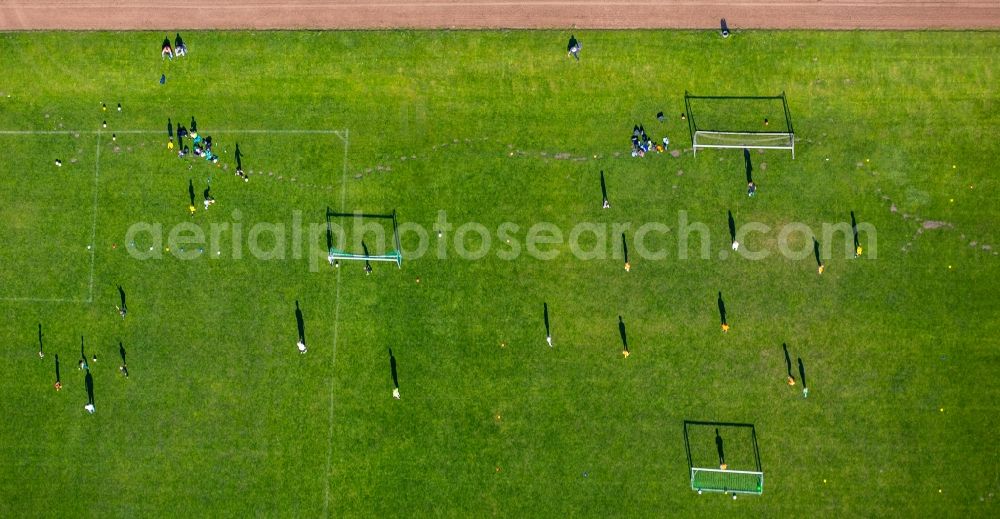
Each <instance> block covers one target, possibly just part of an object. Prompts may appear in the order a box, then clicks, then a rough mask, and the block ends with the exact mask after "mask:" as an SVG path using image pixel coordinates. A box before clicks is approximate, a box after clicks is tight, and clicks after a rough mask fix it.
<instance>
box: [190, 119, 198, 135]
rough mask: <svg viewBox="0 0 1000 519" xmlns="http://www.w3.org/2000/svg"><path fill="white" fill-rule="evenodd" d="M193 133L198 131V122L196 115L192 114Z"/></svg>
mask: <svg viewBox="0 0 1000 519" xmlns="http://www.w3.org/2000/svg"><path fill="white" fill-rule="evenodd" d="M191 133H198V123H197V122H195V120H194V116H193V115H192V116H191Z"/></svg>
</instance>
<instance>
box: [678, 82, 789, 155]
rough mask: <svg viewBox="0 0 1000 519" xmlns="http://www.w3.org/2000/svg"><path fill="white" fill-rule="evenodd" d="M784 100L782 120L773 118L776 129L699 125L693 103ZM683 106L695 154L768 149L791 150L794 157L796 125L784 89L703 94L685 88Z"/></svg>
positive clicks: (712, 123) (710, 124) (782, 102)
mask: <svg viewBox="0 0 1000 519" xmlns="http://www.w3.org/2000/svg"><path fill="white" fill-rule="evenodd" d="M698 100H704V101H709V102H711V101H717V102H719V103H725V102H726V101H754V100H757V101H781V107H782V115H783V116H784V121H783V123H784V124H781V123H782V121H777V120H776V121H774V123H775V125H776V127H775V129H774V130H766V131H764V130H751V129H747V128H740V127H729V126H726V125H721V126H717V124H719V123H715V122H711V123H705V124H704V125H699V124H698V122H699V120H698V118H697V117H698V114H696V113H695V111H694V109H693V108H692V106H691V104H692V103H691V102H692V101H698ZM684 109H685V112H686V113H687V120H688V132H689V133H690V134H691V146H692V150H693V151H694V155H695V156H697V155H698V149H699V148H753V149H766V150H790V151H791V152H792V158H793V159H794V158H795V128H794V127H793V126H792V113H791V111H790V110H789V109H788V98H787V97H786V96H785V93H784V92H781V94H779V95H775V96H701V95H693V94H691V93H690V92H688V91H684Z"/></svg>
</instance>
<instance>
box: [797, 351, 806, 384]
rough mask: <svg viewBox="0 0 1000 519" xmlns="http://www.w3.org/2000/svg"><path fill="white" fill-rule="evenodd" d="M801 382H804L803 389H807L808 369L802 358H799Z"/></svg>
mask: <svg viewBox="0 0 1000 519" xmlns="http://www.w3.org/2000/svg"><path fill="white" fill-rule="evenodd" d="M798 360H799V380H801V381H802V387H807V384H806V367H805V366H804V365H803V364H802V357H799V359H798Z"/></svg>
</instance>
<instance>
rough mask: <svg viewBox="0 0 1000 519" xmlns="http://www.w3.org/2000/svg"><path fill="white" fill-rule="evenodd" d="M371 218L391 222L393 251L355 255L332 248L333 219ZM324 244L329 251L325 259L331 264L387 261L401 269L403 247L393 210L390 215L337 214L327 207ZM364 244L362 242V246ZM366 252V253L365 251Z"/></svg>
mask: <svg viewBox="0 0 1000 519" xmlns="http://www.w3.org/2000/svg"><path fill="white" fill-rule="evenodd" d="M348 217H350V218H372V219H376V220H391V221H392V242H393V244H394V245H395V247H396V248H395V249H393V250H391V251H389V252H387V253H385V254H367V253H362V254H356V253H352V252H347V251H344V250H340V249H338V248H336V247H334V246H333V219H334V218H348ZM326 243H327V247H328V249H329V256H328V257H327V259H328V260H329V261H330V263H331V264H333V263H334V262H335V261H339V260H363V261H388V262H393V263H395V264H396V266H397V267H399V268H403V253H402V251H403V247H402V246H401V245H400V243H399V223H398V222H397V220H396V210H395V209H393V210H392V213H390V214H373V213H360V212H358V213H339V212H336V211H334V210H332V209H330V208H329V207H327V208H326ZM363 244H364V242H362V245H363ZM366 252H367V251H366Z"/></svg>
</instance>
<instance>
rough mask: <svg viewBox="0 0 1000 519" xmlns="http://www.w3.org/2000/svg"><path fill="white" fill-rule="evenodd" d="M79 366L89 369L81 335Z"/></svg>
mask: <svg viewBox="0 0 1000 519" xmlns="http://www.w3.org/2000/svg"><path fill="white" fill-rule="evenodd" d="M80 367H81V368H84V369H89V366H88V365H87V354H86V353H85V352H84V351H83V336H82V335H81V336H80Z"/></svg>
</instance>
